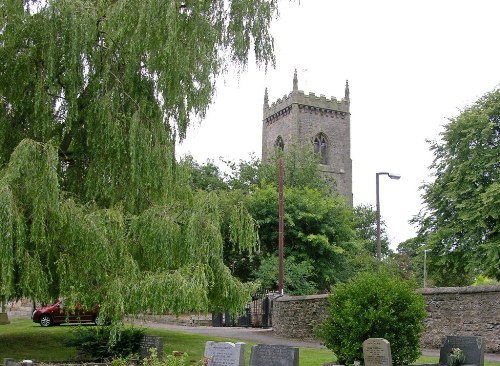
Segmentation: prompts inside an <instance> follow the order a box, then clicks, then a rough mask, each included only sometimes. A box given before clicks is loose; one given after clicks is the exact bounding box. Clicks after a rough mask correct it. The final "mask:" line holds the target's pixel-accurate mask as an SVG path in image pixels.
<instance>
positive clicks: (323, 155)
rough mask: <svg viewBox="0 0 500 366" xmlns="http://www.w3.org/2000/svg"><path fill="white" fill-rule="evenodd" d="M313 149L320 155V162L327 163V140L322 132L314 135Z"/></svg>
mask: <svg viewBox="0 0 500 366" xmlns="http://www.w3.org/2000/svg"><path fill="white" fill-rule="evenodd" d="M313 150H314V152H315V153H316V154H319V155H320V158H319V160H320V163H321V164H328V141H327V139H326V136H325V135H324V134H322V133H319V134H317V135H316V137H314V141H313Z"/></svg>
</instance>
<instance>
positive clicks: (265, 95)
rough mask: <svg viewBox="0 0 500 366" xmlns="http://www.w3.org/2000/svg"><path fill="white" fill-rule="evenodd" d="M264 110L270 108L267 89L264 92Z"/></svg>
mask: <svg viewBox="0 0 500 366" xmlns="http://www.w3.org/2000/svg"><path fill="white" fill-rule="evenodd" d="M264 108H269V96H268V95H267V88H266V91H265V92H264Z"/></svg>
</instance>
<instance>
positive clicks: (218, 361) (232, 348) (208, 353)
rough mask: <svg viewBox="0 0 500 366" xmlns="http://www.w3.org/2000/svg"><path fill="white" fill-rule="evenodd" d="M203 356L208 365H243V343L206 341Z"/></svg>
mask: <svg viewBox="0 0 500 366" xmlns="http://www.w3.org/2000/svg"><path fill="white" fill-rule="evenodd" d="M204 356H205V357H206V358H207V359H208V366H245V356H246V354H245V343H243V342H238V343H232V342H212V341H208V342H207V343H205V353H204Z"/></svg>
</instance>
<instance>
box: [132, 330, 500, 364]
mask: <svg viewBox="0 0 500 366" xmlns="http://www.w3.org/2000/svg"><path fill="white" fill-rule="evenodd" d="M134 323H135V324H139V325H144V326H147V327H152V328H162V329H171V330H178V331H181V332H186V333H195V334H207V335H213V336H216V337H224V338H236V339H241V340H244V341H252V342H256V343H264V344H281V345H287V346H293V347H307V348H323V349H326V347H325V346H323V345H322V344H321V343H320V342H319V341H314V340H309V341H301V340H297V339H290V338H283V337H279V336H277V335H276V334H275V333H274V332H273V330H272V329H261V328H241V327H203V326H194V327H193V326H186V325H174V324H166V323H156V322H151V321H140V320H135V321H134ZM422 354H423V355H424V356H433V357H438V358H439V350H436V349H422ZM484 359H485V360H486V361H490V362H498V363H499V365H500V354H490V353H489V354H485V355H484Z"/></svg>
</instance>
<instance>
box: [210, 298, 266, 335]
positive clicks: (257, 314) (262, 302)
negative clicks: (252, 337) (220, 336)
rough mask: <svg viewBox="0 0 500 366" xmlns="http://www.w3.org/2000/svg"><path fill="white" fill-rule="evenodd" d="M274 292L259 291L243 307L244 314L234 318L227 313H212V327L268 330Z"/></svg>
mask: <svg viewBox="0 0 500 366" xmlns="http://www.w3.org/2000/svg"><path fill="white" fill-rule="evenodd" d="M275 296H276V292H273V291H270V290H265V289H260V290H259V291H257V292H256V293H255V294H254V295H253V296H252V301H251V302H250V303H248V304H247V305H246V306H245V312H244V313H243V314H239V315H238V316H237V317H236V318H233V317H231V316H230V314H229V312H227V311H226V312H224V313H222V312H212V326H213V327H253V328H270V327H272V326H273V324H272V316H271V314H272V310H273V309H272V308H273V301H272V300H273V298H274V297H275Z"/></svg>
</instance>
